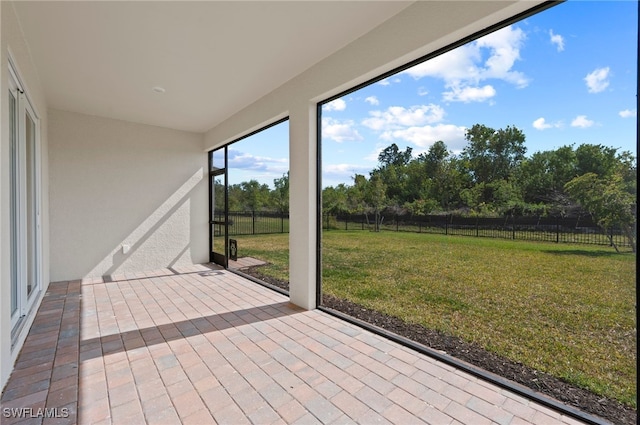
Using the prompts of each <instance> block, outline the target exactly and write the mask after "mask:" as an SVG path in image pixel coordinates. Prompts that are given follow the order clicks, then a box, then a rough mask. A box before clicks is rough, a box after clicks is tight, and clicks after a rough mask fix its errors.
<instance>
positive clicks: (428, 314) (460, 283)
mask: <svg viewBox="0 0 640 425" xmlns="http://www.w3.org/2000/svg"><path fill="white" fill-rule="evenodd" d="M239 244H240V249H241V251H240V254H241V255H251V256H255V257H258V258H262V259H265V260H267V261H269V262H271V263H272V265H271V266H269V268H268V269H265V270H264V271H263V272H264V273H265V274H269V275H271V276H274V277H277V278H280V279H288V252H286V253H285V252H283V250H287V249H288V235H261V236H252V237H243V240H242V241H241V242H240V241H239ZM322 255H323V271H322V276H323V288H322V289H323V292H324V293H328V294H331V295H334V296H337V297H340V298H345V299H348V300H350V301H353V302H356V303H358V304H361V305H363V306H365V307H369V308H373V309H376V310H378V311H381V312H383V313H386V314H388V315H392V316H395V317H399V318H401V319H403V320H405V321H406V322H410V323H419V324H421V325H423V326H425V327H428V328H431V329H437V330H440V331H442V332H445V333H448V334H450V335H455V336H459V337H461V338H463V339H465V340H467V341H471V342H475V343H477V344H480V345H481V346H482V347H484V348H486V349H488V350H490V351H493V352H495V353H498V354H500V355H502V356H505V357H508V358H509V359H511V360H515V361H518V362H521V363H523V364H525V365H527V366H530V367H534V368H536V369H538V370H541V371H544V372H547V373H550V374H552V375H554V376H557V377H560V378H562V379H565V380H566V381H569V382H571V383H573V384H576V385H578V386H581V387H583V388H587V389H589V390H591V391H593V392H595V393H597V394H601V395H604V396H607V397H611V398H614V399H617V400H619V401H621V402H623V403H625V404H627V405H630V406H632V407H634V408H636V406H637V387H636V376H637V369H636V323H635V316H636V312H635V302H636V289H635V282H636V280H635V270H636V257H635V255H633V254H630V253H625V254H616V253H615V251H614V250H613V249H612V248H603V247H593V246H588V245H568V244H554V243H530V242H523V241H509V240H501V239H488V238H471V237H460V236H444V235H431V234H413V233H395V232H381V233H373V232H362V231H353V232H345V231H336V230H332V231H325V232H324V233H323V249H322Z"/></svg>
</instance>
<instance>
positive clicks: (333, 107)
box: [322, 99, 347, 111]
mask: <svg viewBox="0 0 640 425" xmlns="http://www.w3.org/2000/svg"><path fill="white" fill-rule="evenodd" d="M322 109H323V110H324V111H344V110H345V109H347V102H345V101H344V100H342V99H336V100H332V101H331V102H329V103H325V104H324V105H323V106H322Z"/></svg>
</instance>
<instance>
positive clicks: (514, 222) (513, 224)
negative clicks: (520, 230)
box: [511, 215, 516, 240]
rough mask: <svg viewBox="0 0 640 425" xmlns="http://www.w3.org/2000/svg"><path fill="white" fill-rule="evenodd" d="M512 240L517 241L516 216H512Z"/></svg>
mask: <svg viewBox="0 0 640 425" xmlns="http://www.w3.org/2000/svg"><path fill="white" fill-rule="evenodd" d="M511 236H512V237H511V239H513V240H515V239H516V217H515V216H514V215H512V216H511Z"/></svg>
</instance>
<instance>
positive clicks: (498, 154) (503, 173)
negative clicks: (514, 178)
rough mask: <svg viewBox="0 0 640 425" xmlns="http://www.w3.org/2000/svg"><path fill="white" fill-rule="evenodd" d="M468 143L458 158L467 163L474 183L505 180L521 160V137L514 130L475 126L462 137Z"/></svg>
mask: <svg viewBox="0 0 640 425" xmlns="http://www.w3.org/2000/svg"><path fill="white" fill-rule="evenodd" d="M465 139H466V140H467V142H468V144H467V146H466V147H465V148H464V149H463V151H462V154H461V157H462V158H463V159H464V160H466V161H467V163H468V167H469V170H470V172H471V174H472V176H473V181H474V182H475V183H482V182H484V183H491V182H494V181H496V180H509V178H510V177H511V173H512V171H513V170H514V168H515V167H516V166H517V165H518V164H519V163H520V162H521V161H522V160H523V159H524V158H525V153H526V152H527V148H526V147H525V146H524V143H525V135H524V133H523V132H522V131H520V130H519V129H518V128H516V127H511V126H508V127H507V128H505V129H499V130H494V129H493V128H490V127H487V126H485V125H481V124H475V125H474V126H473V127H471V128H470V129H469V130H467V132H466V134H465Z"/></svg>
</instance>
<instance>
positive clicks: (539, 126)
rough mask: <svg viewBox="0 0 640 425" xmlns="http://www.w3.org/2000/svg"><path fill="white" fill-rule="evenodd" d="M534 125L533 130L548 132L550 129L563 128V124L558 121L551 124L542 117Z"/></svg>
mask: <svg viewBox="0 0 640 425" xmlns="http://www.w3.org/2000/svg"><path fill="white" fill-rule="evenodd" d="M532 125H533V128H535V129H536V130H546V129H548V128H560V127H562V122H560V121H557V122H552V123H549V122H547V120H545V119H544V118H543V117H540V118H538V119H537V120H535V121H534V122H533V124H532Z"/></svg>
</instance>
